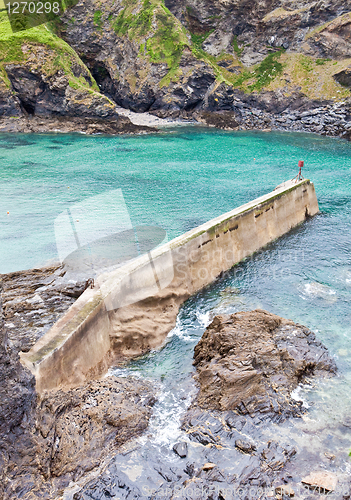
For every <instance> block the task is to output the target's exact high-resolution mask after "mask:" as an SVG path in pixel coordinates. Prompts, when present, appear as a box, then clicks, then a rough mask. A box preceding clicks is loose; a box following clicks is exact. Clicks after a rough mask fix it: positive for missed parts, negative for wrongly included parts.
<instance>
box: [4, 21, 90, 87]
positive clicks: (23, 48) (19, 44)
mask: <svg viewBox="0 0 351 500" xmlns="http://www.w3.org/2000/svg"><path fill="white" fill-rule="evenodd" d="M0 54H1V59H0V75H1V79H2V80H3V82H4V83H5V85H6V86H7V87H10V81H9V79H8V77H7V73H6V69H5V67H6V65H7V64H27V65H30V68H31V70H32V71H34V70H35V69H37V70H38V71H39V70H40V71H42V72H45V75H46V76H48V77H50V76H51V75H53V74H55V73H57V72H58V71H59V70H62V71H63V73H64V74H65V75H66V76H67V78H68V81H69V84H70V86H71V87H72V88H76V89H79V88H81V89H84V90H88V91H89V92H95V91H98V90H99V88H98V86H97V84H96V82H95V80H94V78H93V77H92V76H91V74H90V72H89V70H88V69H87V68H86V66H85V65H84V64H83V62H82V61H81V60H80V58H79V57H78V55H77V53H76V52H75V51H74V50H73V49H72V47H70V45H68V44H67V43H66V42H65V41H64V40H62V39H61V38H59V37H58V36H56V35H55V34H54V33H53V32H52V31H50V29H49V27H48V25H45V24H42V25H40V26H37V27H35V28H31V29H29V30H25V31H18V32H17V33H13V32H12V30H11V26H10V22H9V20H8V17H7V14H6V12H0ZM73 65H78V66H81V67H82V68H83V69H84V73H86V74H88V75H89V79H90V82H88V81H87V80H86V79H85V78H84V77H83V76H78V77H77V76H75V75H74V73H73V71H72V66H73Z"/></svg>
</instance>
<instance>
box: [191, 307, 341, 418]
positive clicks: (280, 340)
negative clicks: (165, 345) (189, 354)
mask: <svg viewBox="0 0 351 500" xmlns="http://www.w3.org/2000/svg"><path fill="white" fill-rule="evenodd" d="M194 365H195V366H196V370H197V373H196V376H195V378H196V381H197V382H198V384H199V386H200V390H199V394H198V397H197V405H198V406H199V407H201V408H210V409H214V410H222V411H223V410H235V411H236V412H237V413H239V414H242V415H246V414H250V415H251V416H256V415H264V416H269V417H271V418H273V419H274V420H276V421H279V420H282V419H284V418H286V417H287V416H289V415H291V414H293V415H299V412H300V406H301V405H299V404H298V403H296V401H294V400H293V399H292V398H291V392H292V391H293V390H294V389H295V388H296V387H297V386H298V384H300V383H302V382H304V381H306V380H307V379H308V378H311V377H313V376H318V377H322V376H330V375H334V374H335V373H336V365H335V361H334V360H333V359H332V358H331V357H330V356H329V354H328V351H327V349H326V348H325V347H324V346H323V345H322V344H321V342H319V341H318V340H317V339H316V336H315V334H314V333H313V332H312V331H311V330H309V329H308V328H306V327H304V326H301V325H297V324H295V323H293V322H292V321H289V320H285V319H283V318H280V317H279V316H276V315H274V314H270V313H268V312H266V311H263V310H255V311H250V312H239V313H235V314H232V315H230V316H216V317H215V318H214V320H213V321H212V323H211V324H210V325H209V326H208V328H207V329H206V331H205V333H204V334H203V336H202V338H201V340H200V342H199V343H198V344H197V346H196V347H195V351H194Z"/></svg>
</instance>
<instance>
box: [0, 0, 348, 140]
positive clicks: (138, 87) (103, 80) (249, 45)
mask: <svg viewBox="0 0 351 500" xmlns="http://www.w3.org/2000/svg"><path fill="white" fill-rule="evenodd" d="M350 10H351V7H350V4H349V3H348V2H347V1H346V0H337V1H335V2H331V1H329V0H325V1H323V2H321V1H311V0H305V1H298V0H295V1H292V2H291V1H289V2H287V1H286V0H264V1H259V0H253V1H250V2H248V1H247V0H226V1H224V0H221V1H218V2H215V3H213V2H210V1H208V0H202V1H195V0H177V1H174V0H116V1H112V0H104V1H98V0H84V1H80V2H79V3H78V4H77V5H76V6H75V7H72V8H70V9H68V10H67V11H66V12H65V13H64V14H63V16H61V18H57V19H56V20H55V21H54V22H51V23H50V24H48V25H47V26H40V27H37V28H32V29H31V30H27V31H23V32H19V33H16V34H12V33H11V31H10V27H9V24H8V21H7V18H6V14H5V13H2V18H1V24H0V26H1V31H0V46H1V50H2V53H4V54H5V56H4V57H2V59H1V61H0V69H1V71H0V75H1V77H0V113H1V114H2V115H3V116H23V115H30V116H33V115H34V116H40V117H42V116H52V117H57V116H75V117H77V116H78V117H84V118H89V119H92V118H93V119H101V120H105V121H106V120H107V119H108V120H111V119H114V120H118V115H117V113H116V109H115V108H116V105H118V106H121V107H124V108H128V109H130V110H133V111H137V112H146V111H148V112H150V113H153V114H155V115H157V116H159V117H169V116H171V117H183V118H193V119H196V120H198V121H205V122H207V123H209V124H212V125H216V126H220V127H229V128H238V127H240V128H242V129H245V128H261V129H265V128H281V129H292V130H307V131H316V132H319V133H324V134H330V135H344V136H348V134H349V133H350V130H351V126H350V116H351V111H350V103H351V90H350V85H351V81H350V68H351V14H350Z"/></svg>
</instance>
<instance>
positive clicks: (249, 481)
mask: <svg viewBox="0 0 351 500" xmlns="http://www.w3.org/2000/svg"><path fill="white" fill-rule="evenodd" d="M194 359H195V365H196V368H197V375H196V379H197V380H198V382H199V386H200V390H199V394H198V396H197V399H196V400H195V401H194V403H193V405H192V406H191V408H190V409H189V410H188V411H187V413H186V415H185V417H184V420H183V424H182V430H183V431H184V432H183V434H182V436H181V438H179V436H178V437H177V441H176V442H175V443H174V444H173V445H172V448H173V452H172V451H171V450H166V449H165V448H164V447H161V448H158V447H157V446H152V444H151V443H147V444H145V445H138V446H136V447H133V449H132V451H131V452H130V453H129V454H128V467H129V471H130V470H133V467H137V468H138V474H139V475H138V477H137V479H135V476H134V474H133V475H132V474H126V473H125V472H124V471H125V470H126V469H127V467H126V465H127V464H126V458H125V457H124V456H123V455H121V454H120V455H118V456H116V457H115V458H114V459H113V460H112V461H111V462H110V463H109V465H108V468H107V470H106V471H104V472H102V473H101V474H100V475H99V476H98V477H96V478H94V479H92V480H91V481H88V482H87V483H86V485H85V486H84V487H83V488H81V490H80V491H79V492H77V493H75V495H74V499H75V500H88V499H90V498H97V499H99V500H106V499H107V498H115V497H117V496H118V497H119V498H120V499H128V498H130V497H131V498H134V499H136V500H137V499H140V500H141V499H143V498H149V499H155V500H156V499H157V500H161V499H165V498H167V499H170V500H171V499H176V498H184V499H187V500H192V499H195V498H196V499H197V498H199V499H200V498H201V499H203V500H223V499H225V500H227V499H228V500H229V499H237V498H242V499H245V500H249V499H250V500H251V499H255V500H256V499H257V500H259V499H261V500H268V499H270V498H284V499H285V498H290V496H289V495H290V494H293V495H295V497H296V498H299V499H301V500H302V499H304V500H307V499H312V498H314V497H313V496H311V493H310V492H309V491H308V490H307V489H306V488H305V486H304V485H306V484H307V481H308V478H307V479H306V475H307V473H311V474H312V475H313V474H314V471H315V470H319V469H320V468H322V469H323V470H326V471H328V472H325V473H324V475H323V477H324V476H325V477H328V478H332V481H331V480H330V481H329V482H330V484H331V486H330V489H335V488H336V486H335V485H336V484H338V492H337V493H335V495H334V498H335V499H337V500H344V499H346V498H348V495H349V491H350V484H349V483H350V482H349V478H348V477H347V475H346V474H342V472H341V471H340V470H338V469H337V467H338V465H337V464H336V462H337V460H338V459H336V460H335V461H334V459H335V457H334V458H333V459H332V460H333V461H334V462H333V463H331V462H330V459H327V458H326V455H324V452H325V451H326V449H325V448H323V453H322V456H320V454H319V451H313V450H308V451H307V450H306V449H305V448H303V446H301V442H299V443H298V442H296V441H295V440H294V439H293V437H292V433H291V432H289V429H291V428H292V427H293V426H294V425H298V423H297V424H296V422H299V421H301V419H300V418H296V417H300V416H301V415H302V414H303V413H304V412H305V411H307V410H306V409H304V408H302V402H301V401H300V402H296V401H295V400H293V399H292V398H291V391H292V390H293V389H294V388H296V386H297V385H298V384H299V383H300V382H303V381H305V382H306V381H307V380H309V381H312V379H313V377H315V378H317V377H320V376H331V375H334V374H335V372H336V366H335V363H334V361H333V359H332V358H331V357H330V356H329V354H328V352H327V350H326V349H325V347H323V345H322V344H321V343H320V342H319V341H318V340H317V339H316V337H315V335H314V334H313V333H312V332H311V331H310V330H308V329H307V328H305V327H303V326H301V325H296V324H294V323H293V322H291V321H288V320H285V319H283V318H280V317H278V316H275V315H273V314H270V313H268V312H266V311H261V310H256V311H251V312H244V313H237V314H234V315H231V316H217V317H216V318H215V319H214V320H213V322H212V323H211V325H210V326H209V327H208V328H207V330H206V332H205V333H204V335H203V337H202V339H201V340H200V342H199V343H198V344H197V346H196V347H195V354H194ZM288 417H290V419H289V420H287V418H288ZM277 424H280V425H277ZM284 426H285V428H284ZM171 453H173V456H170V454H171ZM332 471H333V472H332ZM315 477H316V474H314V476H313V478H315ZM313 481H314V483H313V484H317V483H316V480H315V479H313ZM311 484H312V483H311ZM328 484H329V483H328ZM329 491H330V490H329ZM333 494H334V493H333ZM287 495H288V496H287Z"/></svg>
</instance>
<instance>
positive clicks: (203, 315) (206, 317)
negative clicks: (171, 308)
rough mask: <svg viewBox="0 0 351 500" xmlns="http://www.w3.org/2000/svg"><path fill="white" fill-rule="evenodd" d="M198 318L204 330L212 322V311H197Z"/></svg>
mask: <svg viewBox="0 0 351 500" xmlns="http://www.w3.org/2000/svg"><path fill="white" fill-rule="evenodd" d="M196 317H197V320H198V322H199V324H200V326H202V327H203V328H207V327H208V325H209V324H210V323H211V321H212V319H211V313H210V311H206V312H201V311H196Z"/></svg>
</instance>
